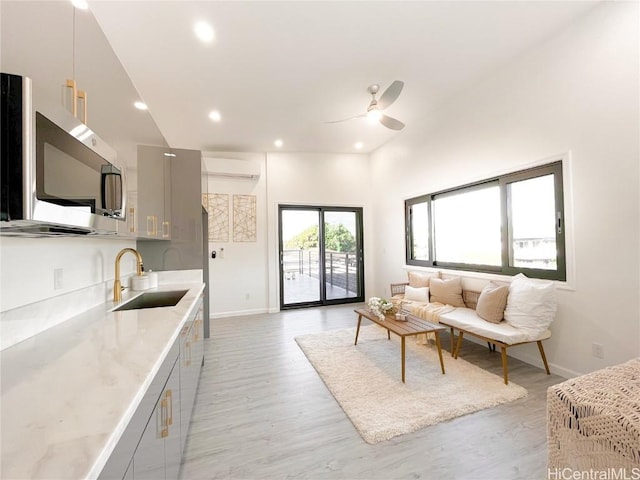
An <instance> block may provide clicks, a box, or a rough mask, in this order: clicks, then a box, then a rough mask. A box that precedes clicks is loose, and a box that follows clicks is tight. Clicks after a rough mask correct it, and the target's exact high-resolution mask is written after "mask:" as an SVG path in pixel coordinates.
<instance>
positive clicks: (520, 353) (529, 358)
mask: <svg viewBox="0 0 640 480" xmlns="http://www.w3.org/2000/svg"><path fill="white" fill-rule="evenodd" d="M464 339H465V340H468V341H470V342H475V343H477V344H479V345H486V344H487V342H485V341H483V340H479V339H478V338H475V337H472V336H468V337H467V336H465V337H464ZM543 345H544V344H543ZM533 348H535V352H536V353H535V354H531V353H528V352H526V349H525V348H524V347H523V348H517V347H516V348H509V349H507V354H508V355H509V356H510V357H513V358H517V359H518V360H522V361H523V362H525V363H528V364H529V365H533V366H534V367H538V368H540V369H542V370H544V364H543V363H542V358H541V357H540V353H539V352H538V349H537V348H536V346H535V344H533ZM496 350H498V353H499V349H496ZM547 364H548V365H549V370H550V371H551V373H553V374H554V375H558V376H560V377H563V378H574V377H578V376H580V375H582V373H580V372H576V371H574V370H570V369H568V368H565V367H563V366H561V365H558V364H556V363H552V362H549V359H547Z"/></svg>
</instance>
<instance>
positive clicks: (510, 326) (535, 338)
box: [391, 272, 555, 384]
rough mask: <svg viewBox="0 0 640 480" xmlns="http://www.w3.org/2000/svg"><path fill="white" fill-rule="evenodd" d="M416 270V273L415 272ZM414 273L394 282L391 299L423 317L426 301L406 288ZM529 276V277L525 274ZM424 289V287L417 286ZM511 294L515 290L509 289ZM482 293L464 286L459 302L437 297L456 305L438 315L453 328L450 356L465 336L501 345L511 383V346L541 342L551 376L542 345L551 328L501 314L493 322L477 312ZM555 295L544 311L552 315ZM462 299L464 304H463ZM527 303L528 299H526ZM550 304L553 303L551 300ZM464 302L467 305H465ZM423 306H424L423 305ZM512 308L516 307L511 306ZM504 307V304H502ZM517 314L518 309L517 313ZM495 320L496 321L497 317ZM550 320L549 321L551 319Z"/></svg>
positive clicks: (456, 353) (546, 368)
mask: <svg viewBox="0 0 640 480" xmlns="http://www.w3.org/2000/svg"><path fill="white" fill-rule="evenodd" d="M413 273H415V272H413ZM411 274H412V272H409V279H410V281H409V282H404V283H393V284H391V294H392V300H395V301H396V302H402V305H403V308H406V309H408V310H410V311H412V312H413V313H415V314H416V315H419V316H424V315H423V312H424V310H425V306H427V305H428V304H427V302H424V301H420V300H415V299H412V298H415V297H410V298H407V297H406V296H405V291H406V289H407V287H411V283H412V280H413V279H415V275H414V276H413V277H412V275H411ZM439 276H440V275H439V274H438V275H437V277H436V276H435V275H431V278H438V277H439ZM525 278H526V277H525ZM416 288H422V287H416ZM505 288H509V286H507V285H505ZM510 293H512V292H510ZM481 295H482V292H481V291H476V290H469V289H465V288H461V300H462V301H459V300H458V301H456V300H455V299H454V300H452V301H450V302H448V301H442V300H441V298H437V299H436V300H440V301H439V302H438V303H447V304H452V305H454V306H455V308H449V309H446V310H448V311H446V310H445V313H441V314H439V315H437V321H438V322H439V323H440V324H442V325H444V326H447V327H449V328H450V332H451V356H452V357H454V358H458V355H459V353H460V348H461V345H462V339H463V337H464V335H465V334H466V335H472V336H474V337H477V338H480V339H482V340H485V341H486V342H487V343H488V344H489V348H490V349H492V350H493V351H495V349H496V346H499V347H500V351H501V355H502V369H503V376H504V383H505V384H508V383H509V366H508V361H507V349H508V348H509V347H513V346H517V345H524V344H527V343H533V342H535V343H536V344H537V345H538V350H539V351H540V356H541V357H542V362H543V364H544V368H545V370H546V372H547V374H548V375H550V374H551V372H550V370H549V366H548V364H547V359H546V356H545V353H544V348H543V346H542V341H543V340H546V339H548V338H550V337H551V331H550V330H549V329H548V328H544V327H543V326H538V327H537V328H530V325H528V324H526V322H525V323H524V324H522V326H521V324H520V323H518V322H515V321H514V322H513V323H511V322H507V321H501V320H500V317H501V314H500V313H498V314H497V322H498V323H493V322H492V321H487V320H486V319H485V318H482V317H481V316H480V315H478V313H477V312H476V307H477V305H478V301H479V300H480V297H481ZM513 297H514V298H515V297H517V295H516V293H513ZM552 298H553V305H552V306H551V305H549V306H548V307H549V308H548V309H543V310H549V311H548V312H545V313H544V315H547V316H548V315H549V314H550V313H551V312H553V314H554V313H555V296H553V297H552ZM433 299H434V296H433V295H431V296H430V298H429V300H430V301H431V302H433V301H434V300H433ZM445 300H446V298H445ZM462 302H463V303H462ZM525 303H526V302H525ZM550 303H551V302H550ZM462 305H464V306H462ZM421 307H422V308H421ZM511 307H512V310H513V308H514V307H515V306H514V305H512V306H511ZM503 308H504V307H503ZM516 313H517V312H516ZM425 318H426V319H427V320H434V317H433V316H432V315H429V318H427V317H426V316H425ZM493 321H496V318H494V320H493ZM549 323H550V322H549ZM456 331H457V333H458V335H457V342H455V341H454V340H455V333H456Z"/></svg>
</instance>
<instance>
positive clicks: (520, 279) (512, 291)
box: [504, 273, 556, 336]
mask: <svg viewBox="0 0 640 480" xmlns="http://www.w3.org/2000/svg"><path fill="white" fill-rule="evenodd" d="M555 315H556V288H555V284H554V283H553V282H550V281H541V280H531V279H529V278H527V277H526V276H525V275H524V274H522V273H519V274H518V275H516V276H515V277H513V280H512V281H511V285H509V297H508V299H507V307H506V308H505V310H504V319H505V321H506V322H507V323H509V324H510V325H513V326H514V327H516V328H522V329H525V330H527V331H529V333H530V334H531V335H532V336H536V335H539V334H541V333H543V332H544V331H546V330H547V329H548V328H549V325H551V322H553V320H554V319H555Z"/></svg>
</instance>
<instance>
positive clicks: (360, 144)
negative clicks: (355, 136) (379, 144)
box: [353, 142, 363, 150]
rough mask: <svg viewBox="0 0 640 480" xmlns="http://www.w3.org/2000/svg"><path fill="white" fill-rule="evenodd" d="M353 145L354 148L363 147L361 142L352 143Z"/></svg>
mask: <svg viewBox="0 0 640 480" xmlns="http://www.w3.org/2000/svg"><path fill="white" fill-rule="evenodd" d="M353 147H354V148H355V149H356V150H361V149H362V147H363V145H362V142H356V143H354V144H353Z"/></svg>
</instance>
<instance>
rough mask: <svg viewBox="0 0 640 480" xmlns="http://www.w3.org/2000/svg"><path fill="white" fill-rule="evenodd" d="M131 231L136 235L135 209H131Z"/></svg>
mask: <svg viewBox="0 0 640 480" xmlns="http://www.w3.org/2000/svg"><path fill="white" fill-rule="evenodd" d="M129 231H130V232H131V233H135V231H136V209H135V207H129Z"/></svg>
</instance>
